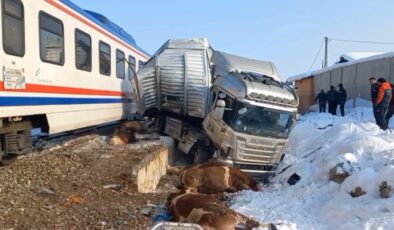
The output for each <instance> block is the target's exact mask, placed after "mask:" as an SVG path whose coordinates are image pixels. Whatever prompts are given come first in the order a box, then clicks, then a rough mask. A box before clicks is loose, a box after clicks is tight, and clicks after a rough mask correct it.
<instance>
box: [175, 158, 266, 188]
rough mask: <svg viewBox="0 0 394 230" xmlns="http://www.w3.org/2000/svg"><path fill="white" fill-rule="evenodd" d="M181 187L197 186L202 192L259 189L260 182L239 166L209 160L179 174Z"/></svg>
mask: <svg viewBox="0 0 394 230" xmlns="http://www.w3.org/2000/svg"><path fill="white" fill-rule="evenodd" d="M179 178H180V182H181V188H183V189H187V188H195V189H197V191H198V192H200V193H205V194H215V193H220V192H238V191H240V190H244V189H251V190H253V191H259V186H258V185H259V183H258V182H257V181H256V180H255V179H254V178H253V177H251V176H250V175H249V174H247V173H245V172H242V171H241V170H239V169H238V168H234V167H231V166H227V165H225V164H222V163H219V162H207V163H203V164H198V165H195V166H192V167H187V168H185V169H184V170H182V171H181V173H180V174H179Z"/></svg>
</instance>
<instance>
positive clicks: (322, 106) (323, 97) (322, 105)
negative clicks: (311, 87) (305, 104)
mask: <svg viewBox="0 0 394 230" xmlns="http://www.w3.org/2000/svg"><path fill="white" fill-rule="evenodd" d="M317 101H319V112H320V113H325V112H326V107H327V94H326V93H325V92H324V90H320V93H319V94H318V95H317V97H316V99H315V103H316V102H317Z"/></svg>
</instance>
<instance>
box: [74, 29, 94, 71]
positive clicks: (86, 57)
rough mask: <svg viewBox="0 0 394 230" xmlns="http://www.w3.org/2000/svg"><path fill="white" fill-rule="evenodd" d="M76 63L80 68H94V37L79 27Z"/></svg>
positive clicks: (76, 35)
mask: <svg viewBox="0 0 394 230" xmlns="http://www.w3.org/2000/svg"><path fill="white" fill-rule="evenodd" d="M75 65H76V67H77V69H80V70H85V71H91V70H92V39H91V38H90V36H89V34H87V33H85V32H82V31H80V30H78V29H76V30H75Z"/></svg>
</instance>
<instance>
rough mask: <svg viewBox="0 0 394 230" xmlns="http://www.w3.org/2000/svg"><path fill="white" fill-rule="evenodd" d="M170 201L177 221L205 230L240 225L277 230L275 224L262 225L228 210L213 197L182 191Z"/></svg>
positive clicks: (171, 211) (219, 229) (221, 229)
mask: <svg viewBox="0 0 394 230" xmlns="http://www.w3.org/2000/svg"><path fill="white" fill-rule="evenodd" d="M168 201H169V212H170V214H171V216H172V217H173V219H174V220H175V221H178V222H186V223H195V224H199V225H200V226H201V227H202V228H203V229H204V230H230V229H235V227H236V226H239V225H241V226H243V227H245V228H246V229H253V228H257V227H266V228H268V229H272V230H273V229H276V227H275V225H273V224H261V223H259V222H258V221H256V220H253V219H251V218H249V217H246V216H245V215H242V214H241V213H238V212H236V211H234V210H232V209H229V208H227V207H226V206H225V205H223V204H222V203H221V202H220V201H219V200H217V199H216V198H215V197H213V196H211V195H205V194H200V193H197V192H191V191H181V192H179V193H175V194H171V195H170V196H169V199H168Z"/></svg>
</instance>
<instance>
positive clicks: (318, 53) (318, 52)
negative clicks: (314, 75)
mask: <svg viewBox="0 0 394 230" xmlns="http://www.w3.org/2000/svg"><path fill="white" fill-rule="evenodd" d="M323 44H324V40H323V41H322V42H321V44H320V48H319V51H317V54H316V56H315V59H313V62H312V65H311V67H310V68H309V71H311V69H312V68H313V66H314V65H315V62H316V60H317V58H318V57H319V55H320V52H321V49H322V48H323Z"/></svg>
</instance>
